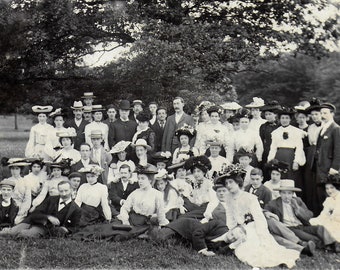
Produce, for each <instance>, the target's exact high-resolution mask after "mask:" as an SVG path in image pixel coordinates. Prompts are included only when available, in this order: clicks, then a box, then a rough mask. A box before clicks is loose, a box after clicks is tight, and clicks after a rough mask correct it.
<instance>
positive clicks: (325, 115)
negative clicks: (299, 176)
mask: <svg viewBox="0 0 340 270" xmlns="http://www.w3.org/2000/svg"><path fill="white" fill-rule="evenodd" d="M335 110H336V108H335V106H334V105H333V104H330V103H324V104H321V106H320V113H321V118H322V122H323V125H322V128H321V131H320V134H319V137H318V140H317V143H316V153H315V158H314V164H313V166H315V167H314V168H315V169H316V174H317V176H316V177H317V180H316V182H317V184H319V183H323V182H325V181H326V179H327V176H328V175H334V174H337V173H338V172H339V169H340V127H339V125H338V124H337V123H335V122H334V113H335ZM325 198H326V195H325V192H324V189H323V188H322V187H321V186H320V185H318V187H317V199H318V205H319V206H320V211H321V208H322V203H323V201H324V200H325Z"/></svg>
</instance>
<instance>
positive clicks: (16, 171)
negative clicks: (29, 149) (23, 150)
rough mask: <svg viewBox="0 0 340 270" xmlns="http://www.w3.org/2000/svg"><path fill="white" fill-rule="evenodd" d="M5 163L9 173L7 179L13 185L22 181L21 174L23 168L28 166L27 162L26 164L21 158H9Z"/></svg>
mask: <svg viewBox="0 0 340 270" xmlns="http://www.w3.org/2000/svg"><path fill="white" fill-rule="evenodd" d="M7 163H8V168H9V170H10V173H11V176H10V177H9V178H7V179H8V180H11V181H14V183H17V182H18V181H19V180H21V179H22V176H21V174H22V171H23V169H24V167H26V166H29V165H30V164H29V163H28V162H26V161H25V160H24V159H22V158H10V159H9V160H8V161H7Z"/></svg>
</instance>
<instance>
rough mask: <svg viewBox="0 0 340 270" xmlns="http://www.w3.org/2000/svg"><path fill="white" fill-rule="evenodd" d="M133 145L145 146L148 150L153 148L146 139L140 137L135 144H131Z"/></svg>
mask: <svg viewBox="0 0 340 270" xmlns="http://www.w3.org/2000/svg"><path fill="white" fill-rule="evenodd" d="M131 146H132V147H136V146H143V147H145V148H146V150H148V151H150V150H151V146H150V145H148V143H147V142H146V140H144V139H138V140H137V141H136V142H135V143H134V144H131Z"/></svg>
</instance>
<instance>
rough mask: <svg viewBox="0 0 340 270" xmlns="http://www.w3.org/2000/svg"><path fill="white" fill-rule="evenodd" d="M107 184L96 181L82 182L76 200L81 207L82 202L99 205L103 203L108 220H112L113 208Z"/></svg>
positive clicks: (94, 205)
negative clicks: (90, 182)
mask: <svg viewBox="0 0 340 270" xmlns="http://www.w3.org/2000/svg"><path fill="white" fill-rule="evenodd" d="M108 196H109V193H108V189H107V186H105V185H103V184H100V183H96V184H94V185H90V184H89V183H85V184H82V185H81V186H80V187H79V189H78V192H77V197H76V199H75V202H76V203H77V204H78V205H79V206H80V207H81V205H82V203H85V204H87V205H90V206H93V207H98V206H99V205H101V207H102V209H103V213H104V216H105V219H106V220H111V218H112V214H111V208H110V206H109V200H108Z"/></svg>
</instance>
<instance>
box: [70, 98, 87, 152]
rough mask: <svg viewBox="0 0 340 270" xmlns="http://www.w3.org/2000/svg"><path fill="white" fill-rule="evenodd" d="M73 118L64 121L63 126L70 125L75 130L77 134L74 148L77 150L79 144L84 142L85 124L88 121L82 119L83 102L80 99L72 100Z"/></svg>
mask: <svg viewBox="0 0 340 270" xmlns="http://www.w3.org/2000/svg"><path fill="white" fill-rule="evenodd" d="M71 109H72V110H73V114H74V118H73V119H71V120H68V121H67V122H66V123H65V127H66V128H69V127H72V128H74V129H75V130H76V133H77V136H76V137H75V138H74V149H76V150H79V148H80V145H81V144H82V143H84V142H85V134H84V131H85V126H86V125H87V124H88V123H89V122H87V121H86V120H84V119H83V103H82V102H81V101H75V102H73V106H71Z"/></svg>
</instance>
